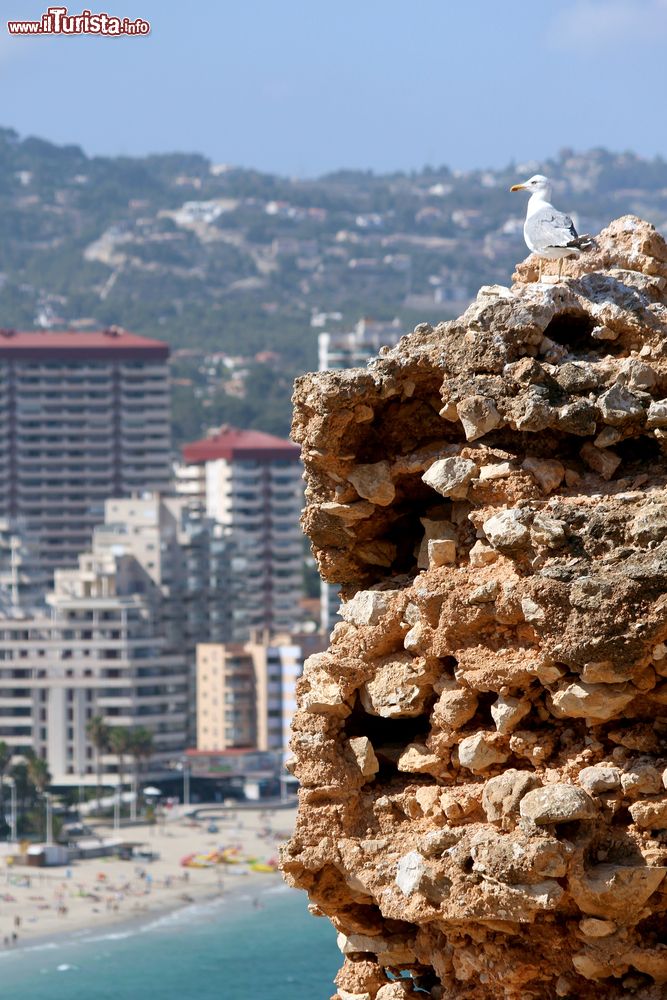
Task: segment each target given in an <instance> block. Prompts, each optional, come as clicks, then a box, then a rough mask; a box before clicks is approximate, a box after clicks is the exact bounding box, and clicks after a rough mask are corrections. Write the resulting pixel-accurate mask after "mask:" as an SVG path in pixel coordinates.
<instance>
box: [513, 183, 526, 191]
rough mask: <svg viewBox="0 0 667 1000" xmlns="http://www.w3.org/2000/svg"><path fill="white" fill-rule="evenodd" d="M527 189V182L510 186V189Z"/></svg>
mask: <svg viewBox="0 0 667 1000" xmlns="http://www.w3.org/2000/svg"><path fill="white" fill-rule="evenodd" d="M525 190H526V185H525V184H512V187H511V188H510V191H525Z"/></svg>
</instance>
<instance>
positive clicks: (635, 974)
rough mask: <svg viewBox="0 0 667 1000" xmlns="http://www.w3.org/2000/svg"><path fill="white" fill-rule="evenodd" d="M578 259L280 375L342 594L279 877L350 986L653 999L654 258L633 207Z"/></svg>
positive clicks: (664, 263)
mask: <svg viewBox="0 0 667 1000" xmlns="http://www.w3.org/2000/svg"><path fill="white" fill-rule="evenodd" d="M566 268H567V272H568V276H567V278H564V279H563V281H562V282H561V283H559V284H550V283H547V282H545V283H543V284H537V283H536V282H535V281H534V280H533V279H534V278H535V277H536V270H535V268H534V267H533V262H532V260H529V261H528V262H526V263H525V264H523V265H520V266H519V268H518V271H517V275H515V279H516V280H515V283H514V285H513V286H512V288H511V289H509V288H503V287H498V286H493V287H490V288H483V289H482V290H481V291H480V293H479V295H478V297H477V300H476V301H475V302H474V303H473V304H472V305H471V306H470V308H469V309H468V310H467V311H466V312H465V313H464V315H463V316H462V317H461V318H460V319H458V320H455V321H453V322H451V323H445V324H442V325H440V326H438V327H436V328H435V329H433V328H431V327H430V326H428V325H426V324H423V325H421V326H418V327H417V328H416V330H415V331H414V333H412V334H410V335H409V336H407V337H405V338H403V340H402V341H401V342H400V344H399V345H398V347H397V348H395V349H394V350H391V351H386V352H381V354H382V357H380V358H379V359H378V360H377V361H375V362H373V363H372V364H371V365H370V366H369V368H368V369H365V370H353V371H339V372H322V373H319V374H315V375H309V376H306V377H304V378H302V379H300V380H299V382H298V383H297V388H296V394H295V420H294V435H295V438H296V440H298V441H299V442H300V443H301V445H302V448H303V457H304V462H305V466H306V475H307V508H306V511H305V514H304V524H305V528H306V531H307V533H308V535H309V536H310V538H311V541H312V545H313V551H314V553H315V555H316V557H317V560H318V563H319V567H320V571H321V573H322V575H323V576H324V578H325V579H328V580H330V581H332V582H336V583H339V584H342V585H343V596H344V598H345V600H344V604H343V608H342V616H343V619H344V621H343V622H342V623H341V624H339V625H337V626H336V628H335V630H334V632H333V634H332V638H331V646H330V648H329V650H328V651H327V652H325V653H322V654H319V655H318V656H316V657H312V658H311V659H310V660H309V661H308V662H307V664H306V667H305V671H304V677H303V679H302V680H301V682H300V691H299V699H300V702H299V703H300V708H299V712H298V714H297V716H296V719H295V724H294V734H293V740H292V746H293V752H294V761H293V767H294V771H295V773H296V775H297V776H298V778H299V780H300V782H301V792H300V795H301V802H300V808H299V815H298V819H297V825H296V830H295V833H294V836H293V839H292V841H291V842H290V843H289V844H288V845H287V847H286V848H285V850H284V854H283V870H284V872H285V876H286V878H287V880H288V881H289V882H290V883H291V884H292V885H295V886H299V887H301V888H303V889H305V890H306V891H307V892H308V894H309V896H310V899H311V909H312V910H313V912H314V913H316V914H319V915H325V916H327V917H328V918H329V919H330V920H331V921H332V922H333V923H334V925H335V927H336V928H337V930H338V931H339V944H340V947H341V951H342V953H343V955H344V961H343V966H342V969H341V971H340V973H339V975H338V977H337V980H336V982H337V985H338V992H337V993H336V997H337V998H338V1000H390V998H398V997H400V998H406V997H408V998H409V997H415V998H419V997H428V996H430V997H432V998H441V1000H442V998H451V1000H454V998H457V1000H458V998H466V1000H531V998H532V1000H555V998H557V997H571V998H577V1000H589V998H598V997H602V996H604V997H605V1000H617V998H621V997H642V998H645V1000H658V998H659V997H664V996H665V995H666V992H667V933H666V932H667V916H666V913H667V880H666V879H665V876H666V875H667V771H666V770H665V768H666V767H667V745H666V743H665V736H666V734H667V715H666V705H667V611H666V609H667V457H666V448H667V443H666V442H667V247H666V246H665V244H664V242H663V241H662V239H661V238H660V237H659V236H658V235H657V233H656V232H655V230H654V229H653V228H652V227H651V226H649V225H648V224H646V223H644V222H641V221H640V220H639V219H636V218H633V217H625V218H623V219H619V220H617V221H616V222H614V223H613V224H612V225H611V226H610V227H609V228H608V229H607V230H605V231H604V232H602V233H601V234H600V236H599V237H598V240H597V249H596V251H595V252H594V253H591V254H587V255H583V256H582V257H581V258H580V259H579V260H577V261H574V262H567V264H566Z"/></svg>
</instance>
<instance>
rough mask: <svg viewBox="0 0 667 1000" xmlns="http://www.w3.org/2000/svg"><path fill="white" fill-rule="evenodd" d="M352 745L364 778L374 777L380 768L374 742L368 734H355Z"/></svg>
mask: <svg viewBox="0 0 667 1000" xmlns="http://www.w3.org/2000/svg"><path fill="white" fill-rule="evenodd" d="M350 747H351V749H352V753H353V754H354V756H355V759H356V761H357V764H358V765H359V770H360V771H361V773H362V774H363V776H364V778H374V777H375V775H376V774H377V772H378V771H379V770H380V765H379V764H378V759H377V757H376V756H375V751H374V750H373V744H372V743H371V741H370V740H369V739H368V737H367V736H355V737H353V738H352V739H351V740H350Z"/></svg>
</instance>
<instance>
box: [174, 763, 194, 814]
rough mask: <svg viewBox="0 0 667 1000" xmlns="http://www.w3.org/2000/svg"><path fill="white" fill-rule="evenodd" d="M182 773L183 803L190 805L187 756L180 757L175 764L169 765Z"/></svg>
mask: <svg viewBox="0 0 667 1000" xmlns="http://www.w3.org/2000/svg"><path fill="white" fill-rule="evenodd" d="M171 766H172V767H175V768H176V770H177V771H180V772H181V773H182V775H183V805H184V806H189V805H190V761H189V760H188V758H187V757H181V759H180V760H178V761H176V763H175V764H172V765H171Z"/></svg>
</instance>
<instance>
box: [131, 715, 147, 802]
mask: <svg viewBox="0 0 667 1000" xmlns="http://www.w3.org/2000/svg"><path fill="white" fill-rule="evenodd" d="M129 735H130V745H129V751H130V755H131V756H132V760H133V764H134V767H133V770H134V792H135V795H137V796H138V794H139V772H140V770H141V764H142V761H147V760H149V759H150V756H151V754H152V753H153V734H152V733H151V732H150V730H148V729H146V727H145V726H137V728H136V729H132V730H130V734H129ZM136 802H137V800H136V798H135V799H134V800H133V809H132V816H133V818H135V817H136Z"/></svg>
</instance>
